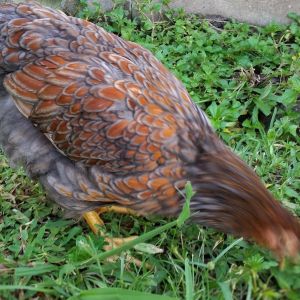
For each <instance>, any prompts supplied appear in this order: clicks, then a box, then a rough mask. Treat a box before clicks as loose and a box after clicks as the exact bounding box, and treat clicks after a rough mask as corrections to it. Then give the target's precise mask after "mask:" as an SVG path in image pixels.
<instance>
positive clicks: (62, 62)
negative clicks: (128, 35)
mask: <svg viewBox="0 0 300 300" xmlns="http://www.w3.org/2000/svg"><path fill="white" fill-rule="evenodd" d="M15 14H17V15H18V18H15V19H13V20H11V21H9V22H7V23H6V25H5V26H4V28H2V31H6V32H7V34H6V35H2V39H4V43H3V45H4V46H2V49H1V56H0V59H1V60H2V61H3V63H2V68H4V69H5V68H6V69H10V70H11V69H14V68H15V69H16V70H15V71H14V72H11V73H9V74H8V75H7V76H6V78H5V80H4V85H5V87H6V89H7V91H8V92H9V93H10V94H11V95H12V96H13V98H14V100H15V103H16V105H17V107H18V109H19V110H20V111H21V112H22V114H23V115H25V116H26V117H28V118H30V119H31V120H32V122H33V123H34V124H36V125H37V126H38V127H39V128H40V129H41V130H42V131H43V132H44V133H45V134H46V135H47V137H48V138H49V139H50V140H51V141H52V142H53V144H54V145H55V146H56V147H57V148H58V149H60V151H61V152H63V153H64V154H65V155H66V156H68V157H69V158H71V159H72V160H76V161H81V162H83V163H84V164H86V165H94V164H98V165H101V166H102V168H103V170H106V171H109V172H121V173H122V172H125V173H127V172H129V171H133V170H135V171H147V170H154V169H155V168H157V167H158V166H160V165H162V164H164V162H165V161H166V160H168V161H172V160H176V159H177V158H178V154H181V155H182V156H183V157H185V158H186V159H187V160H190V159H193V158H194V156H195V155H196V151H194V148H193V145H194V143H193V142H192V140H194V139H195V138H197V137H195V135H194V136H191V133H190V132H192V131H190V130H189V128H191V126H193V125H195V124H196V123H197V120H198V119H199V113H198V110H197V109H195V106H194V105H193V104H192V101H191V100H190V98H189V96H188V94H187V92H186V90H185V89H184V87H183V86H182V84H181V83H180V82H179V81H178V80H177V79H176V78H175V77H174V76H173V75H172V74H171V73H170V72H169V71H168V70H167V69H166V68H165V67H164V66H163V65H162V64H161V63H159V62H158V60H157V59H156V58H155V57H154V56H153V55H152V54H151V53H150V52H149V51H147V50H145V49H144V48H142V47H140V46H138V45H137V44H134V43H131V42H126V41H123V40H122V39H120V38H119V37H117V36H115V35H113V34H110V33H107V32H106V31H104V30H103V29H102V28H99V27H97V26H95V25H94V24H91V23H89V22H87V21H84V20H80V19H76V18H72V17H67V16H65V15H64V14H62V13H61V14H56V12H55V13H53V11H52V10H50V9H45V8H42V7H39V9H36V7H35V8H34V9H32V8H31V6H30V5H19V6H17V7H16V9H15ZM179 136H180V140H179ZM180 143H184V144H185V147H184V149H181V146H180ZM189 145H190V147H189ZM187 149H190V150H187Z"/></svg>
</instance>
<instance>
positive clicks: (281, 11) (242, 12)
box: [171, 0, 300, 25]
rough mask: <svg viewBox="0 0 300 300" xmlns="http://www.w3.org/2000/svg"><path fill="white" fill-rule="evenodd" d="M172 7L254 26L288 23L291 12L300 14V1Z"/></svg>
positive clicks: (180, 2) (186, 1)
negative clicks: (218, 16)
mask: <svg viewBox="0 0 300 300" xmlns="http://www.w3.org/2000/svg"><path fill="white" fill-rule="evenodd" d="M171 6H172V7H180V6H181V7H184V8H185V10H186V11H187V12H191V13H200V14H203V15H205V16H206V15H221V16H223V17H226V18H234V19H237V20H239V21H244V22H249V23H252V24H259V25H265V24H268V23H270V22H272V21H277V22H280V23H287V22H289V19H288V18H287V17H286V15H287V14H288V13H289V12H297V13H298V14H300V0H172V1H171Z"/></svg>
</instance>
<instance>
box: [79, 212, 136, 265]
mask: <svg viewBox="0 0 300 300" xmlns="http://www.w3.org/2000/svg"><path fill="white" fill-rule="evenodd" d="M105 212H116V213H120V214H133V215H137V213H136V212H134V211H133V210H131V209H127V208H122V207H117V206H110V207H102V208H99V209H98V210H97V211H96V210H94V211H89V212H86V213H84V214H83V217H84V219H85V221H86V222H87V224H88V225H89V227H90V228H91V230H92V231H93V232H94V233H95V234H100V235H101V236H102V237H104V240H105V241H106V242H107V244H108V245H105V246H104V247H103V248H104V250H105V251H109V250H111V249H114V248H116V247H119V246H121V245H122V244H124V243H127V242H129V241H132V240H134V239H135V238H137V237H136V236H131V237H128V238H111V237H106V236H105V234H104V233H103V232H102V231H101V230H100V228H99V226H103V225H104V222H103V221H102V220H101V218H100V216H99V214H102V213H105ZM112 259H113V260H115V258H112ZM127 259H128V261H129V262H133V263H134V264H135V265H137V266H141V265H142V262H141V261H140V260H138V259H135V258H133V257H131V256H127Z"/></svg>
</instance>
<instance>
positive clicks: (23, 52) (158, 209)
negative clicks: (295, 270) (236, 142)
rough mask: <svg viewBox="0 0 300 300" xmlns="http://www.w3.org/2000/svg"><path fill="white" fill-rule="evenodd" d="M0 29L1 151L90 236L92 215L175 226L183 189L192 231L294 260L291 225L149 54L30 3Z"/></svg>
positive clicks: (2, 18)
mask: <svg viewBox="0 0 300 300" xmlns="http://www.w3.org/2000/svg"><path fill="white" fill-rule="evenodd" d="M0 30H1V32H0V79H1V85H2V84H3V87H2V88H1V94H0V97H1V98H0V143H1V145H2V146H3V149H4V150H5V152H6V153H7V155H8V156H9V157H10V160H11V161H12V162H14V163H21V164H23V165H24V166H25V168H26V170H27V172H28V174H29V175H31V176H33V177H34V178H37V179H38V180H39V181H40V182H41V184H42V185H43V187H44V188H45V190H46V192H47V193H48V197H49V198H51V199H53V200H54V201H56V202H57V203H58V204H59V205H61V206H62V207H64V208H65V209H66V210H67V211H69V212H74V213H77V214H82V215H83V216H84V217H85V219H86V220H87V222H88V224H89V225H90V227H91V228H92V230H94V231H96V230H97V227H98V226H97V225H101V224H102V222H101V219H100V218H99V215H98V213H97V212H96V209H98V208H100V207H107V206H111V205H113V206H115V207H117V208H115V209H116V210H119V208H121V209H120V210H122V209H124V208H125V209H130V210H134V211H136V212H138V213H139V214H142V215H146V214H158V215H161V216H176V215H178V213H179V212H180V211H181V208H182V205H183V203H184V199H183V197H182V196H181V195H180V193H178V190H181V189H183V187H184V186H185V183H186V182H187V181H188V180H189V181H190V182H191V183H192V186H193V189H194V190H195V191H196V194H195V195H194V197H193V198H192V201H191V212H192V220H193V221H194V222H197V223H199V224H201V225H205V226H210V227H213V228H215V229H217V230H220V231H223V232H225V233H232V234H234V235H237V236H243V237H244V238H246V239H248V240H253V241H255V242H257V243H258V244H260V245H262V246H264V247H266V248H268V249H270V250H271V251H272V252H273V253H274V254H275V255H276V256H277V257H278V258H279V259H281V258H283V257H285V256H288V257H296V256H297V255H298V252H299V250H300V225H299V222H298V220H297V219H296V218H295V217H293V216H292V214H290V213H289V212H288V211H287V210H286V209H284V208H283V207H282V206H281V205H280V204H279V203H278V202H277V201H276V200H275V199H274V198H273V197H272V195H271V194H270V193H269V192H268V191H267V189H266V188H265V186H264V185H263V184H262V183H261V181H260V180H259V178H258V177H257V176H256V175H255V173H254V172H253V171H252V170H251V169H250V168H249V167H247V166H246V165H245V163H244V162H243V161H241V160H240V159H239V158H238V157H237V156H236V155H235V154H234V153H233V152H231V151H230V150H229V149H228V148H227V147H226V146H225V145H224V144H223V142H221V141H220V139H219V138H218V137H217V135H216V134H215V133H214V131H213V129H212V127H211V125H210V123H209V120H208V119H207V117H206V115H205V113H204V112H203V111H202V110H201V109H200V108H198V107H197V106H196V105H195V104H194V103H193V102H192V100H191V98H190V97H189V95H188V93H187V91H186V89H185V88H184V86H183V85H182V83H181V82H180V81H179V80H178V79H176V78H175V77H174V76H173V75H172V74H171V73H170V72H169V71H168V70H167V69H166V68H165V67H164V66H163V65H162V64H161V63H160V62H159V61H158V60H157V59H156V58H155V57H154V56H153V55H152V54H151V53H150V52H149V51H147V50H146V49H144V48H142V47H141V46H139V45H137V44H135V43H132V42H128V41H124V40H123V39H121V38H120V37H118V36H116V35H114V34H111V33H108V32H106V31H105V30H104V29H102V28H100V27H98V26H96V25H94V24H92V23H90V22H88V21H85V20H81V19H77V18H74V17H69V16H66V15H65V14H64V13H62V12H60V11H56V10H53V9H50V8H46V7H43V6H41V5H39V4H36V3H31V4H1V5H0Z"/></svg>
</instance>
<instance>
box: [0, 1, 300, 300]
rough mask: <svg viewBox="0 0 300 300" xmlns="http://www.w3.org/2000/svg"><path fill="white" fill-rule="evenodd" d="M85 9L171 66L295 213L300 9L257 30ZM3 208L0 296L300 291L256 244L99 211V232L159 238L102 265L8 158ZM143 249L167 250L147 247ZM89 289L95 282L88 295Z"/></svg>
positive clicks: (88, 237) (214, 295)
mask: <svg viewBox="0 0 300 300" xmlns="http://www.w3.org/2000/svg"><path fill="white" fill-rule="evenodd" d="M119 2H120V1H119ZM166 2H167V1H165V3H166ZM81 5H82V7H81V9H80V13H79V15H80V16H81V17H83V18H87V19H90V20H91V21H94V22H95V23H98V24H99V25H101V26H103V27H105V28H106V29H107V30H110V31H113V32H115V33H117V34H119V35H121V36H123V37H124V38H125V39H130V40H132V41H135V42H138V43H139V44H142V45H143V46H145V47H147V48H148V49H150V50H151V51H152V52H153V53H154V54H155V55H156V56H157V57H158V58H159V59H160V60H161V61H162V62H163V63H164V64H165V65H166V66H167V67H168V68H169V69H170V70H172V72H173V73H174V74H176V76H178V77H179V78H180V79H181V80H182V81H183V83H184V84H185V86H186V87H187V89H188V91H189V93H190V95H191V96H192V97H193V99H194V100H195V102H196V103H198V104H199V105H200V106H201V107H202V108H203V109H204V110H205V111H206V112H207V114H208V115H209V117H210V119H211V120H212V123H213V125H214V126H215V128H216V130H217V131H218V133H219V135H220V136H221V137H222V138H223V139H224V140H225V141H226V143H227V144H228V145H230V146H231V147H232V148H233V149H234V150H235V151H236V152H237V153H238V154H239V155H240V156H241V157H242V158H243V159H244V160H245V161H246V162H247V163H248V164H249V165H251V166H252V167H253V168H254V169H255V170H256V172H257V173H258V175H259V176H260V177H261V178H262V179H263V180H264V181H265V183H266V185H267V186H268V188H269V189H270V190H271V192H272V193H273V194H274V195H275V196H276V198H277V199H279V201H281V202H282V203H283V205H285V206H286V207H288V208H289V209H291V210H292V211H294V212H295V214H297V215H299V216H300V189H299V186H300V163H299V161H300V146H299V141H300V139H299V122H300V116H299V109H300V108H299V106H300V105H299V95H300V19H299V17H297V16H296V15H291V18H292V23H291V25H288V26H283V25H278V24H270V25H268V26H266V27H257V26H251V25H248V24H243V23H237V22H234V21H216V20H200V19H199V18H197V17H193V16H187V15H185V14H184V12H182V11H177V12H172V11H169V10H168V11H167V12H166V18H165V19H163V20H160V21H154V19H152V13H153V12H154V11H155V12H158V13H159V12H160V10H161V8H162V6H161V5H160V4H152V3H151V2H150V1H144V3H142V4H141V1H140V5H139V7H138V8H137V9H138V10H140V12H141V17H140V18H139V19H137V18H130V16H129V15H128V12H127V11H125V10H124V9H123V8H122V6H120V5H116V6H115V8H114V10H113V11H112V12H110V13H106V14H103V13H102V12H101V8H100V7H97V6H96V7H95V8H92V9H91V8H89V7H87V6H86V5H85V2H84V1H81ZM0 207H1V208H0V284H1V285H0V298H1V297H2V299H32V298H35V299H59V298H63V299H65V298H68V297H72V296H73V297H76V295H79V294H80V293H82V294H81V298H80V297H79V298H80V299H97V297H99V293H100V292H101V291H102V293H104V292H107V293H110V297H115V298H114V299H118V298H117V297H118V295H120V291H119V290H113V289H109V290H106V289H104V288H124V289H128V290H131V291H137V292H138V291H141V292H144V293H145V292H147V293H153V294H159V295H165V296H169V297H173V298H179V299H226V300H227V299H228V300H229V299H247V300H249V299H298V298H299V293H300V265H292V264H288V265H287V267H286V268H285V269H284V270H280V269H279V267H278V264H277V262H276V261H275V260H274V258H273V257H272V256H271V254H270V253H268V252H266V251H264V250H263V249H261V248H259V247H258V246H256V245H253V244H249V243H247V242H245V241H241V240H237V239H236V238H234V237H232V236H227V235H224V234H221V233H219V232H216V231H214V230H211V229H207V228H200V227H198V226H196V225H190V224H189V225H183V226H182V227H180V228H179V227H178V226H175V225H176V224H175V223H176V222H175V223H174V221H172V220H167V219H159V218H156V217H153V216H152V217H148V218H138V217H132V216H118V215H114V214H107V215H106V216H105V220H106V230H107V232H108V233H109V234H111V235H113V236H129V235H141V236H143V237H145V234H147V233H149V232H152V233H153V230H156V231H155V232H156V235H152V237H151V238H150V239H149V240H147V243H148V244H146V245H144V247H143V248H140V249H139V250H135V249H131V250H130V253H131V254H132V255H134V256H136V257H137V258H140V259H141V260H142V261H143V265H142V266H141V267H136V266H132V265H130V266H127V265H126V254H125V253H124V252H123V253H122V254H121V256H120V258H119V259H118V260H117V261H116V262H114V263H109V262H105V261H103V260H102V258H103V256H105V255H106V254H104V252H103V251H102V246H103V239H102V238H99V237H95V236H94V235H92V234H91V233H90V232H89V230H88V229H87V227H86V225H85V224H84V223H83V222H82V221H81V220H70V219H65V218H64V217H63V212H62V211H61V210H60V209H59V208H58V207H56V206H55V205H53V204H52V203H49V202H47V201H46V197H45V195H44V193H43V191H42V189H41V187H40V186H39V184H38V183H36V182H34V181H31V180H29V179H28V178H27V177H26V175H25V174H24V172H23V171H22V169H18V170H15V169H11V168H9V165H8V162H7V160H6V158H5V156H4V155H1V157H0ZM172 222H173V223H172ZM171 223H172V224H171ZM170 224H171V225H174V226H170ZM162 226H163V227H162ZM166 228H167V229H166ZM147 237H149V236H146V238H147ZM151 245H154V246H156V247H158V248H162V249H163V250H164V252H163V253H155V252H156V251H155V249H156V248H153V247H151ZM153 249H154V250H153ZM158 252H159V251H158ZM146 263H147V264H150V265H152V266H153V269H147V267H146ZM92 288H102V289H101V290H91V291H89V292H84V291H86V290H89V289H92ZM121 295H122V292H121ZM92 297H94V298H92ZM105 297H107V298H105ZM108 297H109V296H107V294H106V296H103V295H102V298H101V299H108ZM124 297H125V294H124ZM131 297H132V298H130V299H134V294H133V293H132V294H131ZM137 297H139V298H140V299H141V296H140V295H138V296H137ZM145 297H146V296H145ZM73 299H75V298H73ZM77 299H78V298H77ZM110 299H111V298H110ZM120 299H123V298H120ZM124 299H125V298H124ZM145 299H146V298H145ZM149 299H153V300H154V299H155V298H154V296H151V295H150V298H149Z"/></svg>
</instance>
